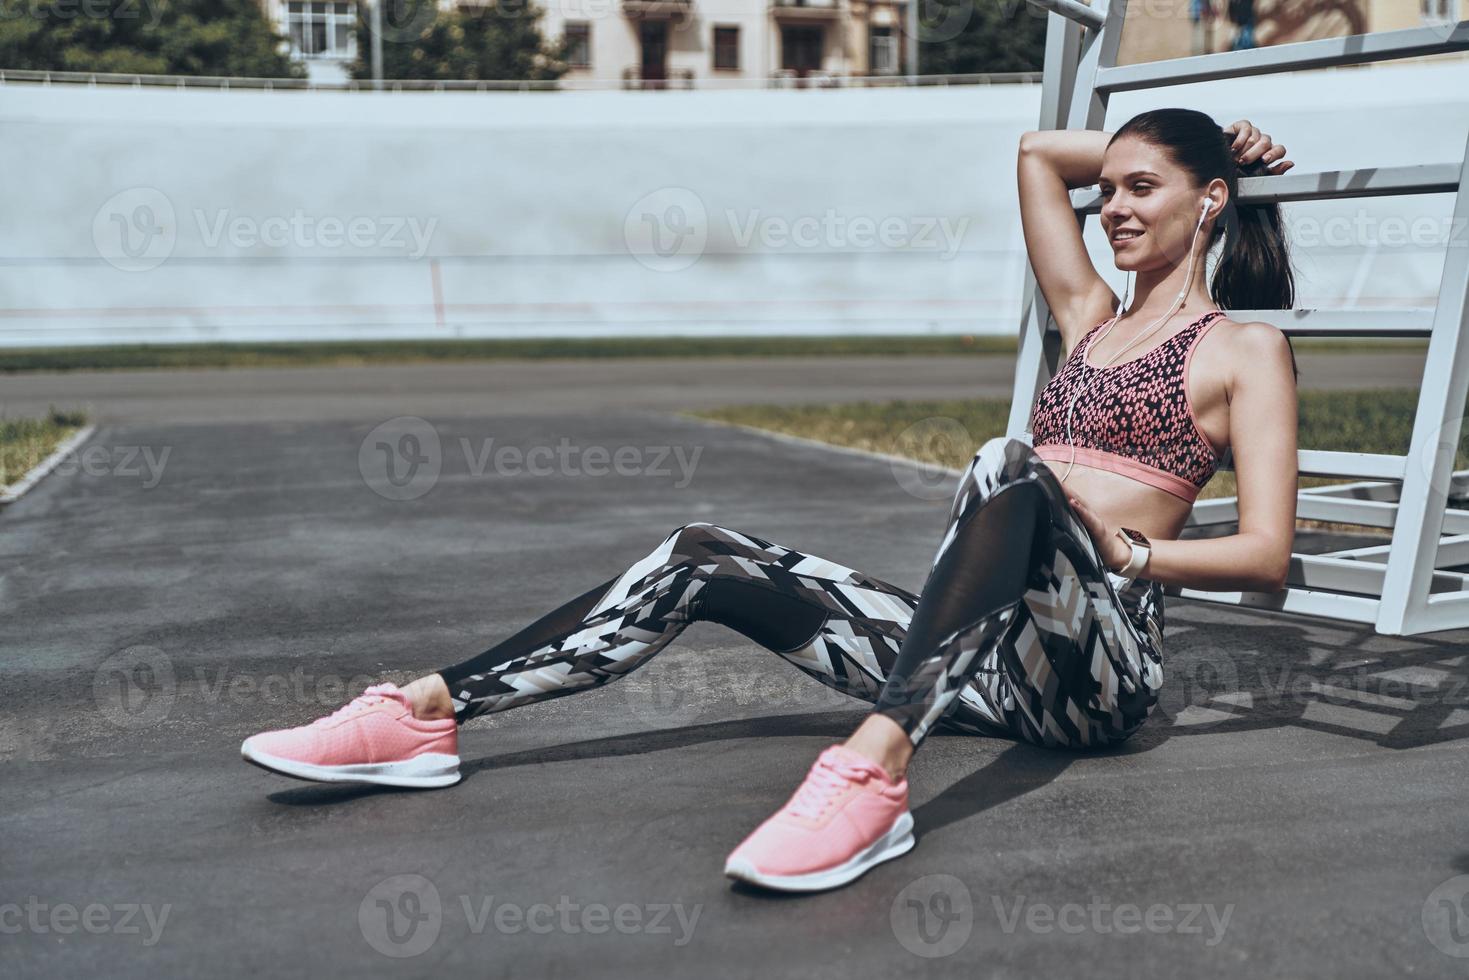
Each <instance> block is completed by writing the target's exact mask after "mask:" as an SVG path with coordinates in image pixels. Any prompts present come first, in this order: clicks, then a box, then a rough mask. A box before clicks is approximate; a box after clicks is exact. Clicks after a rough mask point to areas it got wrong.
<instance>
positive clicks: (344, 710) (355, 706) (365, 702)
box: [311, 684, 398, 726]
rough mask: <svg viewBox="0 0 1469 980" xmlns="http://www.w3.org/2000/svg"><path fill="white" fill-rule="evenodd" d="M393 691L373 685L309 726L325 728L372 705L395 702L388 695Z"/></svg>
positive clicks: (389, 688) (382, 686)
mask: <svg viewBox="0 0 1469 980" xmlns="http://www.w3.org/2000/svg"><path fill="white" fill-rule="evenodd" d="M393 690H394V689H393V688H392V687H390V686H388V685H387V684H374V685H373V686H372V687H369V688H368V689H367V690H365V691H363V692H362V693H361V694H359V695H358V696H357V697H355V698H353V699H352V700H351V701H349V702H347V703H346V704H344V705H342V706H341V707H340V708H338V709H337V710H336V711H333V712H332V713H331V714H329V715H327V716H326V717H324V718H318V719H316V720H315V721H313V722H312V723H311V724H312V725H313V726H326V725H329V724H332V723H333V722H337V721H341V720H342V719H343V718H347V717H349V716H351V715H355V714H356V713H357V712H359V711H363V710H365V709H367V708H370V707H372V706H373V705H374V704H382V703H383V702H384V701H397V700H398V698H396V697H393V696H392V694H390V693H389V692H391V691H393Z"/></svg>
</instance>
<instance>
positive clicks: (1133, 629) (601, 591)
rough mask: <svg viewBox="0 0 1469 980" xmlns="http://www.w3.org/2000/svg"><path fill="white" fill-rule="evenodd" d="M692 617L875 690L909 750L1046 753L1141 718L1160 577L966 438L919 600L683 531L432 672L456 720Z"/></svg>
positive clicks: (1123, 733)
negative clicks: (1020, 748) (967, 737)
mask: <svg viewBox="0 0 1469 980" xmlns="http://www.w3.org/2000/svg"><path fill="white" fill-rule="evenodd" d="M1119 587H1121V591H1119ZM701 620H706V621H710V622H716V623H722V624H724V625H726V626H729V627H731V628H733V629H735V630H737V631H739V632H741V633H743V634H744V635H746V636H748V637H749V638H751V639H752V640H754V641H755V642H757V643H759V644H760V645H762V646H764V647H766V648H767V649H769V650H771V651H772V652H774V653H776V654H778V655H780V656H781V657H783V658H784V659H785V660H787V661H789V662H790V663H793V664H795V665H796V666H797V667H799V668H800V669H801V670H802V671H804V672H805V673H807V674H809V675H810V676H812V677H814V678H816V679H817V680H819V681H821V682H822V683H824V684H827V685H830V686H831V687H833V688H836V689H837V690H840V691H843V692H845V693H848V694H851V695H854V696H856V697H860V698H863V699H865V700H867V701H871V702H873V703H874V705H875V710H876V711H879V712H882V713H883V714H885V715H887V716H888V717H890V718H892V720H893V721H895V722H897V723H898V724H899V725H900V726H901V727H902V728H903V730H904V731H905V732H907V733H908V736H909V738H910V739H911V740H912V741H913V744H914V745H915V746H916V745H918V744H919V743H920V742H921V741H922V740H923V738H924V737H925V736H926V735H927V733H928V732H929V730H930V729H931V728H932V727H933V726H934V725H935V723H939V724H940V725H941V727H944V728H948V729H950V730H955V731H960V732H965V733H969V734H983V735H997V736H1003V737H1009V738H1015V739H1021V740H1024V741H1027V742H1032V743H1035V744H1038V745H1046V746H1055V747H1073V748H1079V747H1083V746H1097V745H1105V744H1108V743H1112V742H1117V741H1120V740H1122V739H1125V738H1127V737H1128V736H1129V735H1131V734H1132V733H1133V732H1134V731H1136V730H1137V728H1138V727H1139V726H1140V725H1141V724H1142V723H1143V721H1144V720H1146V718H1147V716H1148V714H1149V713H1150V712H1151V711H1152V709H1153V706H1154V705H1155V704H1156V703H1157V700H1158V691H1159V687H1160V686H1161V684H1162V681H1163V670H1162V639H1163V590H1162V587H1161V586H1160V585H1159V584H1158V583H1156V582H1152V581H1149V580H1147V579H1137V580H1135V581H1133V582H1132V583H1130V584H1128V583H1127V580H1125V579H1123V578H1122V577H1121V576H1119V575H1117V574H1116V573H1114V572H1111V571H1107V570H1105V569H1104V568H1103V566H1102V563H1101V560H1100V557H1099V555H1098V552H1097V550H1096V547H1095V544H1094V543H1093V541H1092V539H1091V536H1090V534H1089V533H1088V532H1087V530H1086V528H1085V526H1084V525H1083V524H1082V523H1081V521H1080V519H1079V518H1078V517H1077V516H1076V513H1075V511H1074V510H1072V508H1071V505H1070V503H1069V502H1068V501H1067V500H1066V494H1065V491H1064V490H1063V488H1062V487H1061V484H1060V482H1059V481H1058V480H1057V479H1056V477H1055V475H1054V474H1053V473H1052V472H1051V471H1050V470H1049V469H1048V468H1047V467H1046V465H1045V464H1044V463H1042V462H1041V461H1040V460H1039V458H1038V457H1036V456H1035V455H1034V453H1033V452H1032V450H1031V447H1030V446H1029V445H1027V444H1026V443H1025V442H1022V441H1021V440H1018V439H1007V438H1004V437H1000V438H995V439H991V440H990V441H989V442H987V443H985V444H984V445H983V446H982V447H980V449H979V451H978V452H977V453H976V454H975V456H974V458H973V460H972V461H971V462H970V464H969V467H968V469H967V470H966V472H965V474H964V476H963V478H962V480H961V481H960V483H959V488H958V491H957V493H956V494H955V497H954V503H953V507H952V509H951V512H950V515H949V522H948V525H947V528H946V530H945V533H944V538H943V540H942V542H941V543H940V544H939V548H938V553H937V555H936V556H935V558H934V561H933V565H932V567H931V568H930V570H929V575H928V580H927V582H926V583H925V585H924V588H923V592H922V593H921V595H919V594H914V593H911V592H908V591H907V590H905V589H902V588H899V587H898V586H895V585H890V584H888V583H887V582H883V581H881V580H879V579H875V578H873V577H871V576H869V575H865V574H863V573H862V572H859V571H855V570H853V569H851V568H847V567H845V566H843V565H839V564H837V563H836V562H833V561H829V560H828V559H825V558H820V557H818V556H816V555H811V554H805V553H802V552H799V551H793V550H792V549H790V548H785V547H782V546H781V545H778V544H772V543H771V542H769V541H765V540H762V539H760V538H757V537H753V536H751V535H748V534H744V533H742V532H739V531H733V530H730V529H729V528H725V527H720V526H718V525H714V524H705V523H695V524H686V525H684V526H682V527H679V528H676V529H675V530H674V531H673V532H672V533H671V534H669V535H668V536H667V537H666V538H664V540H663V542H662V543H661V544H660V545H659V546H658V547H657V548H655V549H654V550H653V551H652V552H650V553H649V554H648V555H647V556H646V557H644V558H642V559H641V560H640V561H638V562H637V563H636V564H634V565H633V566H632V567H630V568H629V569H627V571H625V572H623V573H622V574H621V575H620V576H617V577H616V578H612V579H608V580H607V581H606V582H603V583H601V584H600V585H598V586H596V587H595V588H593V589H591V590H589V591H587V592H585V593H583V594H582V595H580V596H578V597H577V598H575V599H572V600H571V601H570V602H568V603H566V604H565V605H563V606H561V607H560V608H558V609H555V610H553V611H552V612H550V613H548V614H547V615H545V616H543V617H542V618H541V619H538V620H536V621H535V622H534V623H532V624H531V625H529V626H527V627H526V628H525V629H523V630H521V631H520V632H519V633H516V634H515V635H514V636H512V637H510V638H509V639H506V640H504V641H503V642H501V643H499V644H497V645H496V646H494V647H492V648H491V649H489V650H487V651H485V652H484V653H482V654H479V655H478V656H476V657H474V658H472V659H471V660H468V661H466V662H465V663H462V664H459V665H458V666H455V667H450V668H448V669H445V670H443V671H440V675H441V676H442V677H443V678H444V681H445V683H446V684H447V685H448V687H449V691H450V693H451V695H452V696H453V699H454V710H455V717H456V719H457V720H459V721H460V722H461V723H462V722H464V721H466V720H468V719H469V718H473V717H475V716H476V715H480V714H484V713H486V712H492V711H504V710H506V709H508V708H514V707H518V706H520V705H522V704H529V703H531V702H534V701H544V700H547V699H549V698H554V697H561V696H564V695H567V694H574V693H576V692H578V691H584V690H588V689H590V688H594V687H597V686H600V685H602V684H605V683H607V682H608V681H611V680H613V679H615V678H618V677H621V676H622V675H623V674H626V673H628V672H630V671H632V670H635V669H636V668H638V667H639V666H641V665H642V664H644V663H646V662H647V661H648V660H649V658H651V657H652V656H653V655H654V654H656V653H657V652H658V651H659V650H661V649H663V648H664V647H665V646H667V645H668V644H669V643H670V642H671V641H672V640H673V639H674V637H676V636H678V635H679V633H681V632H682V631H683V629H684V627H686V626H687V625H688V624H689V623H692V622H698V621H701Z"/></svg>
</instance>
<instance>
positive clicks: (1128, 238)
mask: <svg viewBox="0 0 1469 980" xmlns="http://www.w3.org/2000/svg"><path fill="white" fill-rule="evenodd" d="M1145 234H1147V233H1146V232H1141V231H1139V232H1134V233H1132V234H1131V235H1125V236H1123V237H1121V238H1119V237H1117V236H1115V235H1114V236H1113V237H1112V244H1113V245H1115V246H1117V247H1118V248H1121V247H1122V246H1123V245H1131V244H1132V243H1133V242H1135V241H1137V240H1138V239H1139V238H1141V237H1143V235H1145Z"/></svg>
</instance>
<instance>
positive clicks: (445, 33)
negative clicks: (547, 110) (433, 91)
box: [351, 0, 567, 81]
mask: <svg viewBox="0 0 1469 980" xmlns="http://www.w3.org/2000/svg"><path fill="white" fill-rule="evenodd" d="M379 2H385V6H384V12H383V16H384V18H385V20H384V29H383V77H384V78H415V79H431V80H434V81H456V80H474V81H479V80H493V79H512V80H515V81H553V80H555V79H558V78H560V77H561V76H562V75H564V74H566V70H567V65H566V53H567V52H566V48H567V42H565V41H558V42H555V43H548V42H547V41H546V40H545V38H544V37H543V36H542V34H541V30H540V20H541V17H542V16H543V11H542V10H541V9H540V8H539V7H538V6H536V5H535V3H533V2H531V0H509V2H503V0H497V2H493V3H488V4H475V5H473V6H463V7H457V8H455V9H453V10H448V11H439V10H438V9H437V8H436V7H428V6H424V5H426V4H431V3H432V0H406V2H407V4H408V5H407V6H405V5H404V0H398V2H397V4H396V5H395V4H394V2H393V0H379ZM429 10H432V15H430V14H429V12H428V11H429ZM357 38H358V42H357V60H356V61H355V62H353V64H352V68H351V71H352V77H354V78H359V79H362V78H371V77H372V15H371V8H370V6H369V5H368V3H366V2H361V3H359V4H358V30H357Z"/></svg>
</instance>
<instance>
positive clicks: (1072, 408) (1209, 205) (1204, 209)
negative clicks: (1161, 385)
mask: <svg viewBox="0 0 1469 980" xmlns="http://www.w3.org/2000/svg"><path fill="white" fill-rule="evenodd" d="M1215 207H1216V204H1215V202H1214V199H1213V198H1212V197H1205V198H1202V199H1201V200H1200V202H1199V223H1198V224H1197V225H1195V226H1194V237H1193V238H1192V240H1190V242H1189V246H1188V276H1187V277H1186V278H1185V279H1184V281H1183V289H1181V290H1179V292H1178V298H1177V299H1175V300H1174V301H1173V305H1172V306H1170V307H1168V312H1167V313H1164V314H1163V315H1162V316H1161V317H1159V318H1158V319H1156V320H1154V321H1153V322H1152V323H1151V324H1150V325H1149V326H1148V328H1147V329H1146V330H1144V331H1143V332H1142V333H1140V334H1138V335H1137V336H1136V337H1134V338H1133V339H1132V341H1131V342H1130V343H1128V345H1127V346H1126V347H1123V348H1122V349H1121V350H1119V351H1118V352H1117V353H1115V354H1113V355H1112V356H1111V357H1109V358H1107V363H1106V364H1103V365H1102V366H1101V367H1100V368H1092V374H1089V375H1087V376H1086V377H1084V378H1083V379H1082V381H1081V383H1080V384H1078V385H1077V386H1076V390H1075V391H1074V392H1072V393H1071V402H1070V404H1069V405H1068V406H1067V408H1066V441H1067V442H1068V443H1069V444H1070V445H1071V458H1070V459H1068V460H1067V461H1066V472H1065V473H1062V474H1061V480H1062V481H1063V482H1064V481H1065V480H1066V478H1067V477H1068V476H1070V475H1071V467H1072V466H1074V465H1075V463H1076V441H1075V440H1074V439H1073V437H1072V435H1071V419H1072V416H1073V415H1074V414H1075V412H1076V399H1077V398H1078V397H1080V395H1081V393H1082V391H1083V390H1084V389H1085V388H1086V387H1087V385H1088V384H1089V383H1090V382H1091V380H1092V377H1094V376H1095V375H1096V374H1099V373H1100V372H1101V371H1102V370H1103V369H1105V368H1107V367H1108V366H1109V365H1111V363H1112V362H1113V361H1115V360H1117V358H1119V357H1121V356H1122V355H1123V354H1125V353H1127V351H1128V350H1130V349H1131V348H1132V347H1133V346H1134V345H1136V344H1137V342H1138V341H1140V340H1142V339H1143V338H1144V337H1148V336H1151V335H1152V333H1153V331H1155V330H1157V329H1158V327H1160V326H1161V325H1163V324H1164V323H1167V322H1168V319H1169V317H1171V316H1173V314H1174V313H1175V312H1176V311H1177V310H1178V307H1179V306H1181V305H1183V298H1184V297H1185V296H1187V295H1188V287H1189V285H1190V284H1191V283H1192V282H1193V280H1194V248H1195V246H1196V245H1197V244H1198V241H1199V231H1200V229H1202V228H1203V227H1204V219H1205V218H1207V217H1208V216H1209V212H1210V211H1212V210H1214V208H1215ZM1131 294H1132V288H1131V284H1130V283H1129V285H1128V287H1127V288H1126V289H1124V290H1123V294H1122V303H1121V304H1120V306H1121V307H1122V308H1125V307H1126V306H1127V300H1128V298H1129V297H1130V296H1131ZM1123 312H1124V311H1123V309H1119V310H1118V312H1117V315H1116V316H1114V317H1112V319H1111V320H1110V321H1108V323H1107V326H1106V327H1105V328H1104V329H1103V330H1102V333H1101V336H1099V337H1097V339H1096V340H1095V341H1093V342H1092V343H1091V344H1090V345H1088V347H1089V348H1090V347H1094V346H1096V344H1097V343H1098V342H1100V341H1102V340H1105V339H1106V337H1107V334H1109V333H1111V332H1112V326H1113V324H1115V323H1116V322H1117V321H1118V320H1120V319H1122V317H1123ZM1081 364H1082V366H1084V367H1091V365H1090V364H1087V363H1086V357H1084V356H1083V357H1082V358H1081Z"/></svg>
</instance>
